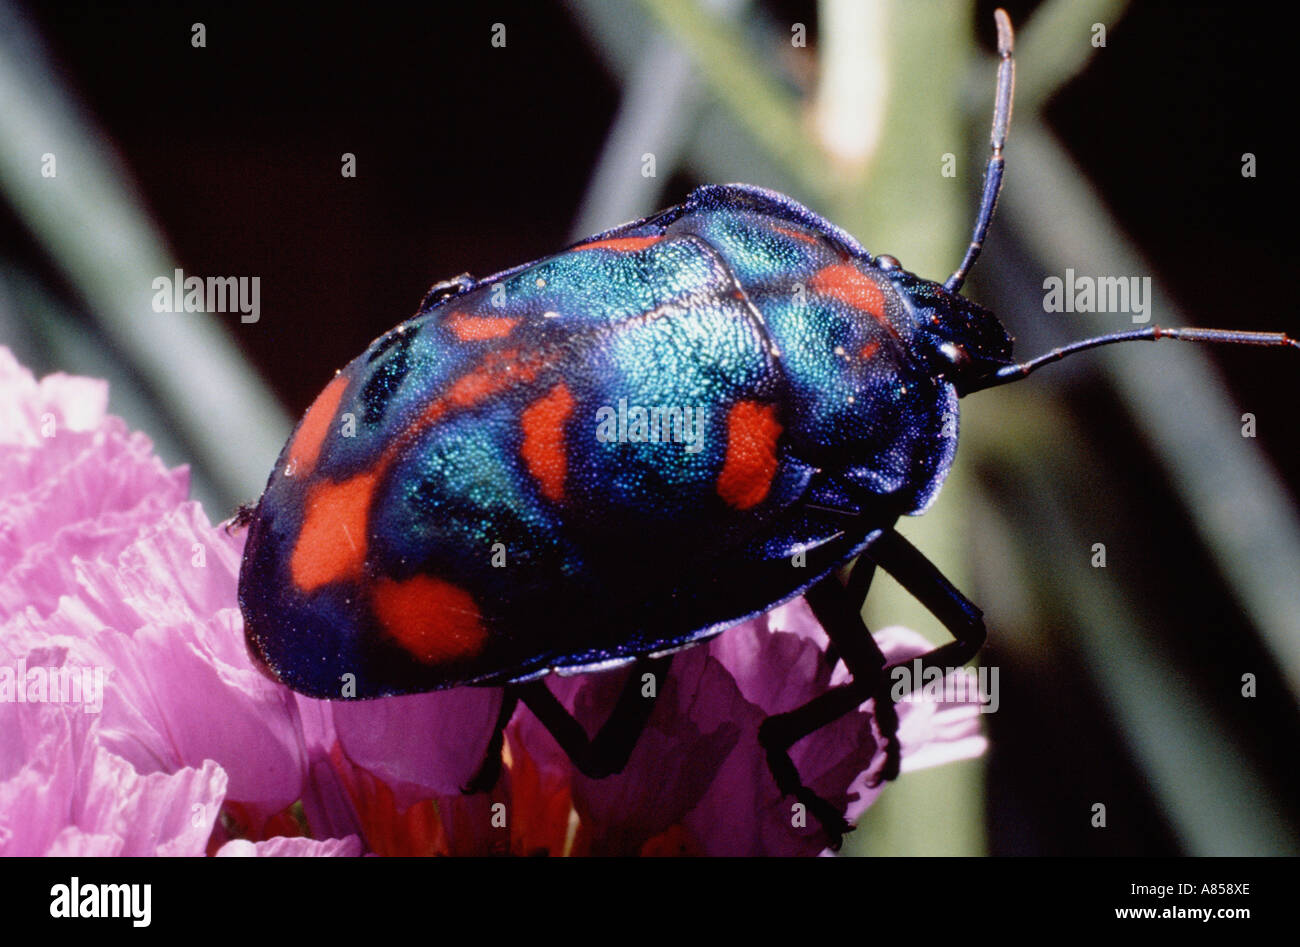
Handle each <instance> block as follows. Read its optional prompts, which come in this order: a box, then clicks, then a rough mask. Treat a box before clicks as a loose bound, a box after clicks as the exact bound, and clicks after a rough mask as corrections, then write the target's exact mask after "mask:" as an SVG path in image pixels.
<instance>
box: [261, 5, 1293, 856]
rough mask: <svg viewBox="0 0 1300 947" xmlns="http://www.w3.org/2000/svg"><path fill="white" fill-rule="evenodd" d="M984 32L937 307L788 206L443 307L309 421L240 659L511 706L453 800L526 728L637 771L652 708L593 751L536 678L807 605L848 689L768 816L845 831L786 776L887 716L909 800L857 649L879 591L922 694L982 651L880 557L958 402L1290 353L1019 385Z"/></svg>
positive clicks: (1007, 60) (961, 600)
mask: <svg viewBox="0 0 1300 947" xmlns="http://www.w3.org/2000/svg"><path fill="white" fill-rule="evenodd" d="M997 25H998V53H999V64H998V78H997V93H996V101H995V108H994V116H993V130H992V136H991V137H992V149H991V155H990V157H989V159H988V163H987V166H986V169H985V174H984V184H983V190H982V196H981V200H980V206H979V211H978V214H977V217H976V221H975V225H974V230H973V234H972V239H971V241H970V244H969V246H968V249H967V251H966V254H965V257H964V259H963V260H962V261H961V264H960V266H959V267H958V268H957V270H956V271H955V272H954V273H953V274H952V275H951V276H950V277H949V278H948V279H947V280H946V281H945V282H944V283H942V284H940V283H936V282H931V281H929V280H926V279H923V278H921V277H918V276H916V275H914V274H912V273H910V272H908V271H907V270H906V269H905V268H904V267H903V266H902V265H901V264H900V263H899V261H898V260H897V259H895V258H893V257H891V256H887V255H880V256H872V255H871V254H870V253H869V252H868V251H867V250H866V249H865V248H864V247H863V246H862V245H861V244H860V243H858V241H857V240H856V239H855V238H854V237H852V236H851V235H849V234H848V233H846V232H845V231H843V230H841V229H840V228H839V227H837V226H835V225H834V224H832V223H830V222H829V221H827V220H825V219H823V218H822V217H820V216H819V215H817V214H815V213H814V212H813V211H811V210H809V209H808V208H806V207H804V206H802V205H801V204H799V203H797V202H796V201H794V200H792V199H791V198H789V197H786V196H783V195H781V194H778V193H775V192H772V191H768V190H764V189H762V188H757V187H752V186H747V185H707V186H704V187H700V188H698V189H696V190H695V191H693V192H692V193H691V194H690V195H689V196H688V197H687V199H686V200H685V202H684V203H682V204H679V205H677V206H675V207H672V208H669V209H667V210H664V211H661V212H660V213H658V214H655V215H653V216H650V217H646V218H643V219H640V220H636V221H632V222H630V223H627V224H624V225H622V226H620V227H616V228H613V229H611V230H608V231H605V232H603V233H600V234H597V235H595V236H593V237H590V238H588V239H586V240H583V241H581V242H579V243H577V244H575V245H573V246H570V247H569V248H567V249H566V250H563V251H562V252H560V253H558V254H556V255H554V256H550V257H546V258H544V259H541V260H537V261H534V262H531V263H526V264H523V265H521V266H517V267H514V268H512V269H508V270H505V271H503V272H501V273H497V274H495V275H493V276H489V277H486V278H484V279H474V278H472V277H470V276H469V275H462V276H460V277H456V278H454V279H451V280H447V281H445V282H441V283H438V284H437V285H435V286H434V287H433V288H432V289H431V290H430V291H429V293H428V294H427V295H426V296H425V298H424V300H423V301H422V303H421V305H420V307H419V309H418V311H417V313H416V314H415V315H414V316H413V317H411V318H410V319H408V320H406V321H405V322H403V323H401V324H400V325H398V326H397V327H396V328H394V329H392V330H391V331H389V332H387V333H386V334H384V335H383V336H381V337H380V338H378V339H377V340H375V341H374V342H373V343H372V344H371V345H370V347H369V348H368V349H367V350H366V351H365V352H364V353H362V354H361V355H360V356H358V357H357V358H356V359H355V360H354V361H352V362H351V363H349V364H348V365H347V366H346V367H344V368H343V369H342V370H341V371H339V372H338V373H337V374H336V375H335V377H334V378H333V380H332V381H331V382H330V383H329V384H328V385H327V386H326V387H325V389H324V390H323V391H322V392H321V393H320V395H319V396H318V397H317V398H316V400H315V401H314V402H313V404H312V405H311V406H310V408H309V409H308V410H307V412H306V414H305V415H304V416H303V418H302V419H301V421H300V422H299V423H298V426H297V427H296V429H295V430H294V432H293V434H292V435H291V437H290V439H289V441H288V442H287V444H286V445H285V447H284V449H283V451H282V452H281V455H280V457H279V459H278V460H277V462H276V465H275V468H274V469H273V471H272V473H271V476H270V478H269V480H268V483H267V486H266V489H265V491H264V493H263V494H262V496H261V499H260V501H259V502H258V504H257V505H256V507H255V508H253V509H251V510H249V511H248V512H247V514H246V516H245V517H244V519H245V521H246V522H247V525H248V526H249V531H248V538H247V544H246V548H245V553H244V559H243V563H242V568H241V571H240V577H239V602H240V607H241V610H242V612H243V615H244V620H245V628H246V636H247V641H248V645H249V649H250V652H251V654H252V655H253V656H254V658H255V659H256V660H257V661H258V662H259V663H260V664H261V665H262V666H263V667H264V668H266V669H267V670H268V671H269V673H270V674H272V675H273V676H274V677H275V678H276V679H278V680H279V681H281V682H283V683H284V684H286V685H288V686H289V687H291V688H293V689H294V690H296V691H299V692H301V693H304V694H308V695H311V696H314V697H320V698H330V699H338V698H343V697H345V696H346V697H348V698H351V697H355V698H357V699H366V698H377V697H384V696H390V695H397V694H409V693H417V692H423V691H429V690H435V689H442V688H450V687H458V686H465V685H481V686H488V685H490V686H504V687H506V694H507V699H506V700H505V701H504V702H503V707H502V712H501V715H500V719H499V720H498V725H497V730H496V735H495V738H494V740H493V743H492V746H491V747H490V748H489V753H488V758H487V759H486V760H485V762H484V766H483V769H482V771H481V772H480V773H479V774H478V776H477V777H476V778H475V780H474V781H473V783H472V784H471V786H470V787H467V788H470V789H475V788H484V787H487V786H490V785H491V784H492V782H493V781H494V780H495V777H496V773H497V771H498V769H499V765H500V750H501V734H502V730H503V728H504V726H505V724H506V723H507V722H508V720H509V719H510V715H511V713H512V712H513V710H514V709H515V707H516V704H517V702H519V701H522V702H523V703H524V704H525V705H526V706H527V707H528V708H529V709H530V710H531V711H532V712H533V713H535V714H536V715H537V716H538V717H539V719H541V720H542V722H543V723H544V724H545V725H546V726H547V728H548V729H549V730H550V731H551V732H552V733H553V734H554V735H555V737H556V739H557V740H558V741H559V742H560V743H561V745H562V746H564V748H565V750H566V751H567V752H568V753H569V754H570V756H572V757H573V759H574V762H575V764H576V765H577V766H578V767H579V768H580V769H582V770H583V771H584V772H586V773H588V774H589V775H593V776H601V775H607V774H609V773H612V772H617V771H619V770H620V769H621V768H622V767H623V765H624V764H625V763H626V761H627V758H628V755H629V754H630V752H631V749H632V747H633V745H634V744H635V741H636V738H637V736H638V734H639V732H640V730H641V728H642V726H643V725H644V723H645V721H646V719H647V718H648V716H649V713H650V708H651V703H652V702H651V701H649V700H642V699H638V698H637V697H636V696H635V694H634V693H633V691H629V692H627V695H626V696H625V699H620V700H619V702H618V704H617V706H616V707H615V708H614V710H613V712H612V714H611V716H610V719H609V720H608V722H607V723H606V724H605V725H604V727H603V728H602V729H601V731H600V732H599V733H598V735H597V736H596V737H595V738H591V739H588V738H587V736H586V733H585V732H584V731H583V730H582V728H581V727H580V726H577V725H576V723H575V721H573V720H572V718H571V717H570V716H569V715H568V712H567V711H566V710H565V709H564V708H563V706H562V705H560V704H559V702H558V701H557V700H556V699H555V698H554V697H553V696H552V695H551V693H550V691H549V690H548V689H547V687H546V684H545V680H544V676H545V675H546V674H548V673H549V672H552V671H563V672H578V671H594V670H601V669H605V668H609V667H613V666H617V665H621V664H625V663H628V662H633V661H642V662H646V663H647V665H648V666H649V667H650V668H651V669H653V670H654V671H655V672H656V673H659V672H662V671H664V670H666V666H667V664H668V662H669V661H670V660H671V657H670V655H671V652H672V651H674V650H677V649H680V648H683V647H688V646H690V645H693V644H696V643H699V642H702V641H704V640H707V639H708V638H710V637H712V636H714V635H717V634H719V633H721V632H722V631H724V630H726V629H727V628H729V627H731V626H733V625H735V624H737V623H739V622H741V621H743V620H745V619H748V618H751V617H753V616H756V615H759V614H762V613H763V612H766V611H768V610H769V609H771V608H773V607H775V606H776V605H778V604H780V603H782V602H785V601H788V600H790V599H792V598H794V597H796V596H800V595H803V596H806V597H807V599H808V602H809V604H810V605H811V607H812V609H813V611H814V613H815V614H816V616H817V618H818V620H819V621H820V622H821V624H822V625H823V627H824V628H825V629H826V631H827V633H828V635H829V637H830V640H831V642H832V645H833V647H834V650H835V653H836V654H837V655H838V656H839V657H840V658H841V659H843V660H844V662H845V664H846V665H847V667H848V669H849V671H850V679H849V680H848V681H847V682H846V683H843V684H840V685H839V686H837V687H836V688H833V689H831V690H829V691H827V693H825V694H824V695H822V696H820V697H818V698H815V699H814V700H813V701H811V702H810V703H808V704H807V705H805V706H804V707H801V708H797V709H795V710H792V711H790V712H787V713H784V714H781V715H778V716H775V717H772V718H770V719H769V720H767V721H766V722H765V723H764V725H763V727H762V728H761V730H760V733H759V738H760V740H761V741H762V743H763V745H764V748H765V750H766V752H767V758H768V763H769V767H770V769H771V771H772V774H773V777H774V778H775V780H776V782H777V784H778V786H779V787H780V788H781V790H782V791H783V792H785V793H788V794H790V795H792V796H794V797H795V798H796V799H798V800H799V801H801V802H803V803H805V804H806V805H807V806H808V808H809V810H810V811H811V812H813V814H814V815H815V816H816V817H817V818H818V819H819V820H820V821H821V823H822V824H823V826H824V827H825V828H826V830H827V832H828V835H829V837H830V840H831V842H832V844H833V845H834V844H837V843H838V840H839V838H840V836H841V834H842V833H843V832H844V831H846V830H847V829H848V828H849V826H848V825H847V824H846V823H845V821H844V819H843V816H842V814H841V813H840V812H839V811H838V810H837V809H836V808H835V807H833V806H831V805H830V804H829V803H827V802H825V801H824V800H822V799H820V798H818V797H817V796H816V795H815V794H813V793H812V792H811V791H810V790H809V789H808V788H807V787H806V786H804V785H803V783H802V781H801V780H800V777H799V774H798V772H797V771H796V769H795V767H794V765H793V764H792V762H791V759H790V756H789V749H790V747H791V746H792V745H793V744H794V743H796V742H797V741H798V740H800V739H801V738H802V737H804V736H806V735H807V734H809V733H811V732H813V731H814V730H816V729H818V728H820V727H822V726H824V725H826V724H827V723H829V722H830V721H832V720H834V719H836V718H837V717H839V716H842V715H844V714H846V713H849V712H851V711H853V710H854V709H856V708H857V707H858V706H859V705H860V704H861V703H862V702H863V701H865V700H867V699H871V698H875V699H876V707H877V715H878V718H879V722H880V726H881V730H882V733H884V734H885V736H886V738H887V746H886V764H885V766H884V771H883V774H882V775H883V777H884V778H891V777H892V776H894V775H896V774H897V772H898V768H899V759H898V744H897V739H896V736H895V735H894V730H895V729H896V724H897V721H896V718H895V717H894V714H893V705H892V702H891V697H890V695H889V688H888V686H887V682H888V681H889V675H888V673H887V671H888V669H887V668H886V662H885V659H884V657H883V655H882V654H881V652H880V650H879V649H878V647H877V646H876V644H875V642H874V640H873V639H872V637H871V636H870V634H869V633H868V632H867V631H866V629H865V628H864V626H863V624H862V621H861V618H860V607H861V604H862V602H863V599H864V596H865V594H866V591H867V588H868V586H869V584H870V581H871V578H872V575H873V573H874V571H875V569H876V568H877V567H880V568H883V569H884V570H885V571H886V572H888V573H890V574H891V575H892V576H893V577H895V578H896V579H897V580H898V581H899V582H900V584H902V586H903V587H904V588H906V589H907V590H908V592H909V593H910V594H912V595H914V596H915V597H916V598H917V599H918V600H919V601H921V602H922V603H923V604H924V605H925V606H926V607H927V608H928V609H929V610H930V611H931V612H933V613H934V615H935V616H936V617H937V618H938V619H939V621H940V622H941V623H942V624H943V625H944V626H945V627H946V628H947V629H948V630H949V631H950V632H951V634H952V635H953V640H952V641H951V642H950V643H948V644H945V645H943V646H941V647H938V648H936V649H935V650H933V651H932V652H931V653H929V654H928V655H926V656H924V658H923V659H922V660H923V664H924V666H925V667H927V668H929V667H936V668H947V667H955V666H959V665H961V664H964V663H965V662H966V661H968V660H970V659H971V658H972V657H973V656H974V655H975V653H976V652H977V651H978V649H979V648H980V646H981V645H982V643H983V640H984V636H985V629H984V624H983V620H982V617H981V613H980V611H979V609H978V608H977V607H976V606H975V605H974V604H973V603H971V602H970V601H969V600H968V599H966V598H965V596H963V595H962V594H961V593H960V592H959V591H958V590H957V589H956V588H955V587H954V586H953V585H952V583H950V582H949V581H948V580H947V579H946V578H945V577H944V576H943V575H942V574H941V573H940V572H939V570H938V569H937V568H935V567H934V566H933V565H932V564H931V563H930V562H929V561H928V560H927V559H926V558H925V557H924V555H923V554H922V553H921V552H920V551H918V550H917V549H916V548H914V547H913V546H912V545H911V544H910V543H908V542H907V541H906V540H905V539H903V538H902V537H901V536H900V535H899V534H898V533H897V532H896V531H895V529H894V525H895V523H896V521H897V520H898V518H899V517H901V516H903V515H914V514H919V513H921V512H923V511H924V510H925V509H926V508H927V507H928V506H929V504H930V503H931V502H932V501H933V499H934V498H935V496H936V494H937V492H938V490H939V488H940V486H941V485H942V483H943V480H944V478H945V476H946V474H947V472H948V469H949V467H950V466H951V464H952V462H953V458H954V454H955V451H956V446H957V425H956V419H957V415H958V398H959V397H961V396H965V395H967V394H970V393H972V392H976V391H979V390H982V389H985V388H989V387H993V386H996V385H1000V384H1004V383H1007V382H1010V381H1014V380H1017V379H1020V378H1023V377H1025V376H1026V375H1028V374H1030V373H1031V372H1033V371H1034V370H1036V369H1037V368H1038V367H1040V366H1042V365H1044V364H1047V363H1048V362H1051V361H1053V360H1056V359H1059V358H1061V357H1064V356H1065V355H1068V354H1070V353H1072V352H1076V351H1080V350H1083V349H1087V348H1092V347H1095V346H1099V345H1106V344H1111V343H1115V342H1121V341H1130V340H1136V339H1151V340H1154V339H1161V338H1177V339H1184V340H1192V341H1216V342H1231V343H1244V344H1256V345H1277V346H1292V347H1300V346H1297V343H1296V342H1295V341H1294V340H1292V339H1290V338H1288V337H1287V336H1285V335H1282V334H1277V333H1254V332H1237V331H1232V332H1229V331H1219V330H1207V329H1161V328H1159V327H1154V326H1153V327H1149V328H1143V329H1138V330H1133V331H1129V332H1121V333H1116V334H1113V335H1107V336H1102V337H1098V338H1093V339H1086V340H1083V341H1080V342H1076V343H1074V344H1072V345H1068V346H1065V347H1063V348H1061V349H1057V350H1055V351H1053V352H1049V353H1047V354H1046V355H1043V356H1041V357H1039V358H1036V359H1033V360H1030V361H1027V362H1016V361H1015V360H1014V358H1013V357H1012V340H1011V338H1010V336H1009V335H1008V334H1007V332H1006V331H1005V329H1004V328H1003V327H1002V325H1001V324H1000V323H999V321H998V320H997V318H996V317H995V316H994V315H993V314H992V313H991V312H989V311H988V310H986V309H984V308H982V307H980V306H978V305H977V304H975V303H973V302H971V301H969V300H967V299H965V298H964V297H963V296H962V295H961V294H960V291H961V288H962V286H963V284H964V282H965V279H966V277H967V274H968V273H969V272H970V270H971V267H972V266H973V265H974V263H975V262H976V259H977V258H978V255H979V252H980V249H981V246H982V244H983V241H984V237H985V235H986V233H987V231H988V228H989V225H990V222H991V221H992V218H993V213H994V209H995V206H996V203H997V198H998V194H999V191H1000V188H1001V181H1002V170H1003V155H1002V152H1003V147H1004V145H1005V142H1006V139H1007V132H1008V127H1009V122H1010V116H1011V103H1012V95H1013V86H1014V63H1013V56H1012V34H1011V27H1010V22H1009V20H1008V18H1007V16H1006V14H1005V13H1004V12H1002V11H998V13H997ZM795 561H798V562H799V563H800V565H801V567H800V568H794V567H792V564H793V563H794V562H795ZM849 562H853V563H854V564H853V566H852V568H851V569H850V570H849V572H848V575H847V581H846V582H842V581H841V580H840V578H838V576H837V570H838V569H839V567H841V566H843V565H844V564H846V563H849ZM548 616H562V620H556V621H548V620H547V617H548ZM345 678H346V679H347V680H348V681H350V682H351V683H352V689H351V690H349V691H348V692H347V693H346V695H345V693H344V692H343V690H342V682H343V681H344V680H345ZM637 683H639V675H633V676H632V678H631V679H630V682H629V686H630V687H633V688H635V686H636V684H637Z"/></svg>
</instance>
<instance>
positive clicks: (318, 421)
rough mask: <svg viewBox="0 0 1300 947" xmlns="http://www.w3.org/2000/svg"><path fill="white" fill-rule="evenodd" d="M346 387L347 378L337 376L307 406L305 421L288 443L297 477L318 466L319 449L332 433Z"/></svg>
mask: <svg viewBox="0 0 1300 947" xmlns="http://www.w3.org/2000/svg"><path fill="white" fill-rule="evenodd" d="M347 387H348V377H347V376H346V375H335V376H334V379H333V381H331V382H330V383H329V384H328V385H326V386H325V389H324V390H323V391H322V392H321V393H320V394H319V395H317V396H316V400H315V401H313V402H312V403H311V407H310V408H308V409H307V413H306V414H305V415H304V416H303V419H302V423H301V424H299V425H298V430H297V432H296V433H295V434H294V435H293V442H292V443H291V444H290V445H289V467H290V469H292V470H293V475H294V476H296V477H297V476H306V475H307V474H309V473H311V470H312V468H313V467H315V466H316V461H317V460H318V459H319V458H320V449H321V447H322V446H323V445H324V443H325V435H326V434H328V433H329V429H330V423H331V422H332V421H333V420H334V413H335V412H336V411H338V409H339V402H340V401H342V400H343V391H344V389H346V388H347Z"/></svg>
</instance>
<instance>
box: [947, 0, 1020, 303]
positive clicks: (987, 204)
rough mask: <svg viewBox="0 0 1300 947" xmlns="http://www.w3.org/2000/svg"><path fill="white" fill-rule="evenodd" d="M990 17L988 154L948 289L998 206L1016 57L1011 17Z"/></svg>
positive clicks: (958, 280)
mask: <svg viewBox="0 0 1300 947" xmlns="http://www.w3.org/2000/svg"><path fill="white" fill-rule="evenodd" d="M993 19H994V20H995V21H997V24H998V91H997V96H996V101H995V103H994V105H993V132H992V134H991V135H990V139H991V141H992V154H990V155H989V163H988V164H987V165H985V167H984V193H983V194H982V195H981V196H980V212H979V215H978V216H977V217H976V218H975V230H974V232H973V233H972V234H971V238H970V246H968V247H967V248H966V257H965V259H963V260H962V261H961V266H959V267H957V272H955V273H953V274H952V276H949V277H948V281H947V282H946V283H944V284H943V288H944V289H946V290H948V291H949V292H950V293H956V292H960V291H961V286H962V283H964V282H966V275H967V274H968V273H970V271H971V267H973V266H974V265H975V261H976V260H978V259H979V255H980V249H981V248H982V247H983V246H984V237H985V236H986V235H987V234H988V232H989V224H991V223H992V222H993V209H994V208H995V207H997V206H998V193H999V192H1000V191H1001V190H1002V166H1003V161H1002V148H1003V146H1004V145H1006V143H1007V130H1008V129H1009V128H1010V126H1011V100H1012V98H1014V96H1015V91H1016V60H1015V57H1014V56H1013V55H1012V47H1013V44H1014V41H1015V35H1014V34H1013V33H1012V31H1011V18H1010V17H1009V16H1007V11H1006V10H1003V9H1000V8H999V9H997V10H994V11H993Z"/></svg>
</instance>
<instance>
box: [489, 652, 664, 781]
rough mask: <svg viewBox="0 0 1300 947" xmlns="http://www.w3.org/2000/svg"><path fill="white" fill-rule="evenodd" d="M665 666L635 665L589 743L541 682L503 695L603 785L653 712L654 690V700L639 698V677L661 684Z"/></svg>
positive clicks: (653, 661) (660, 662) (647, 661)
mask: <svg viewBox="0 0 1300 947" xmlns="http://www.w3.org/2000/svg"><path fill="white" fill-rule="evenodd" d="M671 662H672V657H671V656H665V657H662V658H642V659H640V660H638V661H637V662H636V663H635V664H634V665H633V666H632V673H631V674H629V675H628V678H627V682H626V683H625V684H624V685H623V692H622V693H621V694H619V697H618V702H617V703H616V704H615V705H614V710H613V711H612V712H611V713H610V715H609V718H608V719H607V720H606V721H605V723H604V725H603V726H602V727H601V728H600V731H599V732H598V733H597V734H596V736H595V737H589V736H587V731H586V729H585V728H584V727H583V726H582V724H580V723H579V722H578V721H577V720H576V719H575V718H574V716H573V714H571V713H569V711H568V709H567V708H565V706H564V705H563V704H561V703H560V701H559V700H558V699H557V698H556V697H555V695H554V694H552V693H551V691H550V688H548V687H547V686H546V679H545V678H540V679H538V680H535V681H529V682H528V683H527V684H515V685H512V686H511V687H510V688H509V689H508V693H509V692H513V694H514V695H515V696H516V697H517V699H518V700H522V701H523V702H524V706H525V707H527V708H528V709H529V710H531V711H532V712H533V715H534V716H535V717H537V719H538V720H540V721H541V722H542V724H543V726H545V727H546V729H547V730H549V731H550V733H551V736H553V737H555V742H556V743H558V744H560V748H561V749H563V750H564V752H565V753H566V754H568V757H569V759H571V760H572V761H573V765H574V766H576V767H578V769H579V770H580V771H581V772H582V773H583V774H584V775H586V776H589V777H591V778H592V779H603V778H604V777H606V776H611V775H613V774H614V773H621V772H622V771H623V767H625V766H627V761H628V758H629V757H630V756H631V755H632V749H633V747H635V746H636V743H637V740H638V739H639V738H640V736H641V732H642V731H643V730H644V729H645V726H646V723H647V721H649V719H650V713H651V711H652V710H654V705H655V700H656V699H657V698H658V695H659V690H660V688H659V687H658V686H656V687H655V690H654V696H651V697H643V696H642V695H641V687H642V683H641V682H642V679H643V676H644V675H645V674H653V675H654V676H655V679H656V680H662V679H663V676H664V675H665V674H667V673H668V666H669V664H670V663H671ZM498 756H499V753H498Z"/></svg>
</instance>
